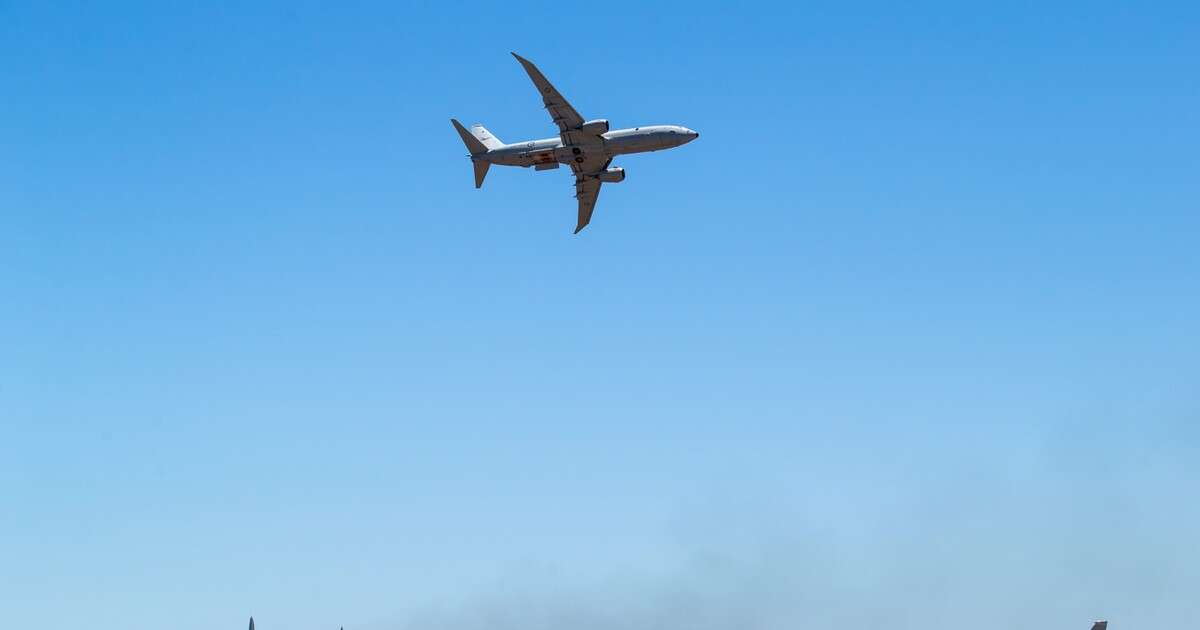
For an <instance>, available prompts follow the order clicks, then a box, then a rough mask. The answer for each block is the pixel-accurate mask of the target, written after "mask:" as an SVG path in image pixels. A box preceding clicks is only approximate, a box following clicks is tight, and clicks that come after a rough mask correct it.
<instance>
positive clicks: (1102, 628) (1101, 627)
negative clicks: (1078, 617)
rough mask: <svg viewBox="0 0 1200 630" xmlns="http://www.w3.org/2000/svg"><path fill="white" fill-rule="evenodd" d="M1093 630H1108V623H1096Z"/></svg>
mask: <svg viewBox="0 0 1200 630" xmlns="http://www.w3.org/2000/svg"><path fill="white" fill-rule="evenodd" d="M1092 630H1108V622H1107V621H1097V622H1096V623H1094V624H1092Z"/></svg>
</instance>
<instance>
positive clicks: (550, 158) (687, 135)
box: [474, 125, 700, 168]
mask: <svg viewBox="0 0 1200 630" xmlns="http://www.w3.org/2000/svg"><path fill="white" fill-rule="evenodd" d="M699 136H700V134H698V133H696V132H695V131H692V130H691V129H688V128H686V127H679V126H677V125H653V126H649V127H634V128H632V129H616V130H613V131H608V132H605V133H603V134H601V135H600V136H598V137H599V139H600V142H598V143H591V144H583V145H573V146H570V147H568V146H565V145H563V141H562V139H561V138H545V139H542V140H528V141H525V142H514V143H512V144H505V145H503V146H500V147H497V148H494V149H491V150H490V151H488V152H487V153H483V154H481V155H477V156H475V157H474V159H476V160H483V161H486V162H489V163H491V164H498V165H504V166H524V167H529V166H538V167H542V168H556V167H557V165H558V163H562V164H570V163H572V162H577V163H582V162H583V161H584V160H586V159H588V158H590V157H595V156H594V155H592V154H593V153H598V154H599V155H600V156H603V157H604V158H605V159H611V158H613V157H614V156H617V155H624V154H626V153H645V152H648V151H662V150H663V149H671V148H674V147H677V146H680V145H684V144H687V143H688V142H691V141H692V140H695V139H696V138H697V137H699ZM549 164H554V165H555V166H550V167H547V166H545V165H549Z"/></svg>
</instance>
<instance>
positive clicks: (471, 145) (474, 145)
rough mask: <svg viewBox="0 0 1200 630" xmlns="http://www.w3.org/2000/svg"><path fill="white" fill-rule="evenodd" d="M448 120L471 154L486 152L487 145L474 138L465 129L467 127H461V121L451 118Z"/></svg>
mask: <svg viewBox="0 0 1200 630" xmlns="http://www.w3.org/2000/svg"><path fill="white" fill-rule="evenodd" d="M450 122H451V123H452V124H453V125H454V129H455V131H457V132H458V135H459V136H460V137H462V141H463V144H465V145H467V151H468V152H470V154H471V155H479V154H480V153H487V151H488V148H487V146H486V145H484V144H483V143H482V142H480V141H479V138H476V137H475V136H474V135H473V134H472V133H471V132H470V131H467V128H466V127H463V126H462V123H460V122H458V121H457V120H454V119H453V118H451V119H450Z"/></svg>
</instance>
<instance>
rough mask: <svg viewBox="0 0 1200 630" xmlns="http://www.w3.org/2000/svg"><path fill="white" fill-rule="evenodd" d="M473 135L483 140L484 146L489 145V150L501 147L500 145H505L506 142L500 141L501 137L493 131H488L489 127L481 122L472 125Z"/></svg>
mask: <svg viewBox="0 0 1200 630" xmlns="http://www.w3.org/2000/svg"><path fill="white" fill-rule="evenodd" d="M471 135H473V136H475V139H476V140H478V141H480V142H482V143H483V146H485V147H487V148H488V149H489V150H490V149H499V148H500V147H502V146H504V143H503V142H501V141H500V138H497V137H496V136H494V135H492V132H490V131H488V130H487V127H484V126H483V125H481V124H479V123H475V124H474V125H471Z"/></svg>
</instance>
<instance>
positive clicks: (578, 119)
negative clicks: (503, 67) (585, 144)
mask: <svg viewBox="0 0 1200 630" xmlns="http://www.w3.org/2000/svg"><path fill="white" fill-rule="evenodd" d="M512 56H513V57H516V58H517V61H519V62H521V66H522V67H524V68H525V72H526V73H527V74H528V75H529V78H530V79H532V80H533V85H534V86H535V87H537V89H538V92H541V94H542V103H544V104H545V105H546V111H548V112H550V118H551V119H552V120H553V121H554V124H556V125H558V133H559V135H560V136H562V139H563V144H567V145H572V144H580V142H581V141H586V138H584V137H582V132H580V131H579V126H580V125H582V124H583V116H580V115H579V112H577V111H575V108H574V107H571V104H570V103H568V102H567V99H565V98H563V95H562V94H559V92H558V89H557V88H555V87H554V86H553V85H551V83H550V81H549V80H548V79H546V75H544V74H542V71H541V70H538V69H537V66H535V65H533V62H531V61H529V60H528V59H526V58H524V57H522V56H521V55H518V54H517V53H512Z"/></svg>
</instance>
